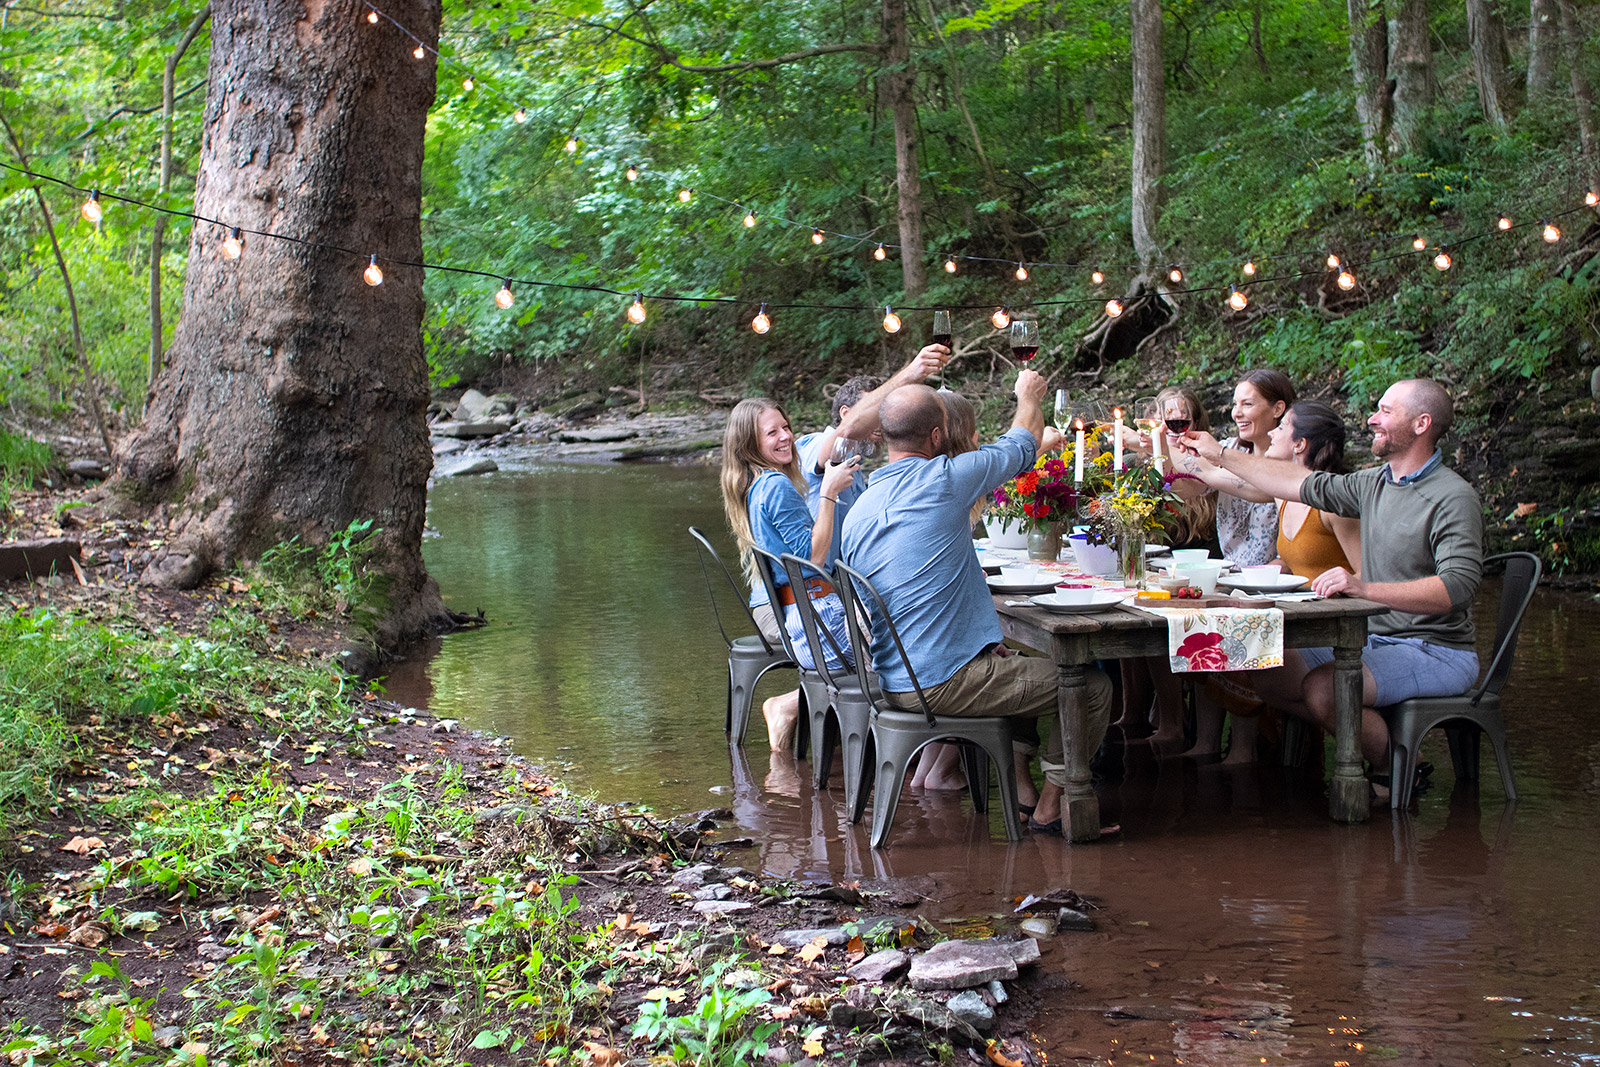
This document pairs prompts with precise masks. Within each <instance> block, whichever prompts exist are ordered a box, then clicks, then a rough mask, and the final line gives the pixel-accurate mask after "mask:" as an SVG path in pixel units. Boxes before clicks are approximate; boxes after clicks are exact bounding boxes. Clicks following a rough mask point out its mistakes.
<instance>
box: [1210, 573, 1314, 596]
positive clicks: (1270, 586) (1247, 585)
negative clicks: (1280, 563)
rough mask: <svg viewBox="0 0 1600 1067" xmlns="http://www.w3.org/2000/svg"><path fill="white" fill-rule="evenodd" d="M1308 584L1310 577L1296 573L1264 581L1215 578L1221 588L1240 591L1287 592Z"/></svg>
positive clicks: (1302, 587)
mask: <svg viewBox="0 0 1600 1067" xmlns="http://www.w3.org/2000/svg"><path fill="white" fill-rule="evenodd" d="M1310 584H1311V579H1310V578H1302V577H1300V576H1299V575H1298V574H1280V575H1278V577H1276V578H1269V579H1267V580H1266V581H1264V582H1247V581H1245V580H1244V579H1243V578H1240V577H1235V578H1218V579H1217V585H1218V586H1220V587H1221V588H1223V589H1237V590H1238V591H1239V592H1241V593H1288V592H1292V591H1294V590H1296V589H1304V588H1305V587H1306V586H1308V585H1310Z"/></svg>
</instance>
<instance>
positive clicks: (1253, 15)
mask: <svg viewBox="0 0 1600 1067" xmlns="http://www.w3.org/2000/svg"><path fill="white" fill-rule="evenodd" d="M1250 50H1251V51H1252V52H1254V53H1255V54H1256V70H1257V71H1259V72H1260V74H1261V78H1262V80H1263V81H1271V80H1272V71H1271V69H1270V68H1269V67H1268V66H1267V48H1266V45H1265V44H1263V43H1262V40H1261V0H1255V4H1254V6H1252V7H1251V9H1250Z"/></svg>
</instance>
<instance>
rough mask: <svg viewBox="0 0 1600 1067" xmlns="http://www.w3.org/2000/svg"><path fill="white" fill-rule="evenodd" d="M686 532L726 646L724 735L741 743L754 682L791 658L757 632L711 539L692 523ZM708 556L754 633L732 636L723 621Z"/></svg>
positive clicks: (746, 604) (741, 590)
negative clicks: (697, 559)
mask: <svg viewBox="0 0 1600 1067" xmlns="http://www.w3.org/2000/svg"><path fill="white" fill-rule="evenodd" d="M689 536H690V537H692V538H694V540H695V547H696V549H697V553H696V554H697V555H698V556H699V558H700V573H701V575H702V576H703V577H704V578H705V580H706V593H707V595H709V596H710V597H711V614H712V615H713V616H714V617H715V618H716V620H717V630H718V632H720V633H721V634H722V641H723V644H725V645H727V646H728V704H727V710H726V713H725V714H724V717H723V723H722V730H723V732H724V733H726V734H727V735H728V739H729V741H730V742H732V743H733V744H736V745H740V744H743V743H744V736H745V732H746V731H747V730H748V729H749V724H750V707H751V704H752V703H754V700H755V688H756V683H757V682H759V681H760V680H761V676H762V675H764V674H766V673H767V672H768V671H770V670H772V669H773V668H774V667H793V666H794V665H795V664H794V660H792V659H790V658H789V654H788V652H787V651H785V650H784V649H783V648H782V647H777V648H775V647H773V645H772V642H770V641H768V640H767V639H766V637H764V636H763V635H762V633H761V627H759V626H757V625H756V617H755V615H753V614H752V613H751V611H750V604H749V602H748V601H747V600H746V594H745V591H744V586H743V585H742V584H741V583H740V582H739V581H738V579H736V578H735V577H734V576H733V572H732V571H730V570H728V565H727V564H726V563H724V562H723V561H722V557H721V556H720V555H718V554H717V550H716V549H715V548H713V547H712V546H711V541H710V540H709V539H708V538H707V537H706V535H705V533H704V532H703V531H701V530H697V529H696V528H694V527H693V526H691V527H689ZM708 557H709V559H710V560H711V564H712V565H714V567H715V570H716V571H717V572H720V573H721V575H722V578H723V581H724V583H725V584H726V586H727V588H728V589H729V590H731V591H732V593H733V595H734V597H735V598H736V599H737V600H738V602H739V608H740V610H741V611H743V612H744V617H745V619H746V621H748V622H749V623H750V628H751V629H752V630H754V631H755V633H754V634H747V635H741V636H738V637H733V636H731V635H729V633H728V629H727V627H726V626H725V625H723V621H722V609H721V608H720V607H719V606H718V605H717V601H718V597H717V583H716V582H715V580H714V579H713V578H712V566H708V565H707V563H706V560H707V558H708Z"/></svg>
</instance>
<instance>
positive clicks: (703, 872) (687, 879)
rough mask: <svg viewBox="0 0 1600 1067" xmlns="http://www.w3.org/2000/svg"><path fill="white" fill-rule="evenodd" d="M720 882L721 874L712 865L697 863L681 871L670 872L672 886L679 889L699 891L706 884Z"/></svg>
mask: <svg viewBox="0 0 1600 1067" xmlns="http://www.w3.org/2000/svg"><path fill="white" fill-rule="evenodd" d="M720 881H722V872H721V871H720V870H718V868H717V867H716V866H715V865H714V864H710V863H697V864H695V865H694V866H693V867H685V868H683V870H681V871H673V872H672V884H673V885H675V886H677V887H678V888H679V889H699V888H700V887H701V886H703V885H705V884H706V883H707V882H720Z"/></svg>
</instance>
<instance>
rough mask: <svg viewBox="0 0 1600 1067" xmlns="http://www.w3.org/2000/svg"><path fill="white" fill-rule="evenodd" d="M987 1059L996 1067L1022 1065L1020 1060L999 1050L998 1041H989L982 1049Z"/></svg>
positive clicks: (1018, 1066)
mask: <svg viewBox="0 0 1600 1067" xmlns="http://www.w3.org/2000/svg"><path fill="white" fill-rule="evenodd" d="M984 1052H985V1053H986V1054H987V1055H988V1057H989V1059H991V1060H993V1061H994V1063H995V1064H996V1067H1023V1063H1022V1061H1021V1060H1014V1059H1012V1058H1011V1057H1010V1056H1007V1055H1006V1054H1005V1053H1004V1052H1001V1051H1000V1042H998V1041H991V1042H989V1047H988V1048H986V1049H984Z"/></svg>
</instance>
